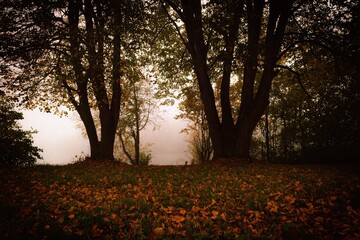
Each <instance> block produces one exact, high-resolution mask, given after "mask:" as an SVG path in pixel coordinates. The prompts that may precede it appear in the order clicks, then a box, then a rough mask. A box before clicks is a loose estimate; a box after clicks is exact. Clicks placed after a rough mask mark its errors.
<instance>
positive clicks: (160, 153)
mask: <svg viewBox="0 0 360 240" xmlns="http://www.w3.org/2000/svg"><path fill="white" fill-rule="evenodd" d="M161 109H162V111H161V115H160V116H161V118H159V119H158V120H157V125H159V128H158V129H156V130H155V131H153V127H151V126H149V128H148V129H147V130H146V131H144V132H143V133H142V142H143V143H149V144H151V150H152V156H153V158H152V161H151V164H154V165H177V164H184V163H185V161H188V162H190V161H189V159H190V157H189V154H188V152H187V144H186V140H185V138H186V135H185V134H183V133H180V131H181V129H182V128H184V127H185V126H186V121H185V120H176V119H174V116H175V115H176V112H177V110H176V108H175V107H161ZM23 113H24V120H22V121H21V125H22V126H23V128H24V129H25V130H30V129H34V130H37V131H38V133H37V134H34V135H33V138H34V145H35V146H37V147H40V148H42V149H43V150H44V152H43V153H42V156H43V158H44V159H43V160H40V161H39V162H38V163H41V164H67V163H70V162H72V161H74V159H75V156H80V155H84V156H85V155H88V154H89V151H90V147H89V143H88V140H87V139H86V138H84V137H83V136H82V134H81V130H80V129H79V128H77V125H78V124H79V123H78V122H77V121H76V120H75V119H76V117H75V116H74V115H75V114H76V113H75V112H73V113H70V114H69V115H70V116H69V117H62V118H60V117H59V116H55V115H53V114H50V113H43V112H40V111H39V110H34V111H23Z"/></svg>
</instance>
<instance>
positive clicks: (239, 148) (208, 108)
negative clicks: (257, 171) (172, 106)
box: [165, 0, 294, 159]
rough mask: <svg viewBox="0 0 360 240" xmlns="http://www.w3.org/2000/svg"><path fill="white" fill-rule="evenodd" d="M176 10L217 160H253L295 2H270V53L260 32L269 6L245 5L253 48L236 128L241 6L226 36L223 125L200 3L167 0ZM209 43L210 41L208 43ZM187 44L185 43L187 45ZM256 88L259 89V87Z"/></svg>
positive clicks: (261, 2) (261, 0)
mask: <svg viewBox="0 0 360 240" xmlns="http://www.w3.org/2000/svg"><path fill="white" fill-rule="evenodd" d="M165 1H166V2H167V3H168V4H169V5H170V6H171V7H172V8H173V10H174V11H176V12H177V13H178V14H179V16H180V18H181V19H182V20H183V22H184V24H185V29H186V34H187V40H188V41H187V42H186V43H185V44H186V47H187V49H188V51H189V53H190V55H191V58H192V62H193V66H194V71H195V75H196V77H197V80H198V84H199V89H200V95H201V100H202V102H203V105H204V111H205V114H206V119H207V121H208V124H209V134H210V138H211V141H212V145H213V148H214V158H215V159H219V158H232V157H237V158H246V159H249V157H250V144H251V138H252V134H253V131H254V129H255V126H256V124H257V123H258V122H259V120H260V119H261V116H262V115H263V114H264V111H265V109H266V107H267V106H268V103H269V93H270V89H271V83H272V80H273V78H274V76H275V75H276V74H275V73H274V67H275V63H276V61H277V60H278V59H277V58H278V54H279V51H280V47H281V44H282V41H283V37H284V32H285V27H286V23H287V20H288V17H289V15H290V14H291V7H292V4H293V2H294V1H292V0H289V1H286V3H282V2H281V3H280V2H279V1H275V0H274V1H270V2H269V3H270V4H269V14H268V22H267V24H265V26H266V37H265V49H264V51H260V50H259V46H260V42H261V41H262V40H260V34H261V33H262V32H263V31H262V27H263V26H264V24H263V19H264V16H263V15H264V14H263V13H264V8H265V6H266V2H265V1H264V0H259V1H250V0H249V1H245V4H246V11H247V16H246V17H247V19H248V23H247V28H248V31H247V32H248V36H247V40H248V46H247V56H246V58H245V62H244V75H243V83H242V92H241V106H240V110H239V115H238V118H237V122H236V124H234V122H233V121H234V120H233V116H232V112H231V111H232V110H231V103H230V98H229V94H230V88H229V87H230V76H231V71H232V69H231V66H232V62H233V60H234V47H235V45H236V41H237V39H238V27H239V24H240V17H241V13H240V12H241V11H242V9H243V7H242V3H240V4H239V5H234V6H233V9H234V10H235V11H234V12H233V13H232V14H233V15H232V17H233V22H232V24H230V26H229V28H230V29H229V32H228V34H225V35H224V40H225V44H226V51H227V56H226V58H225V61H224V62H223V78H222V84H221V110H222V116H221V120H222V121H221V122H220V118H219V114H218V111H217V108H216V104H215V96H214V90H213V88H212V85H211V81H210V78H209V72H208V65H207V64H208V59H207V51H208V44H209V42H208V43H205V40H204V32H203V27H202V12H201V1H200V0H197V1H195V0H192V1H186V0H182V1H181V6H182V10H181V8H180V7H179V6H178V5H176V3H174V2H173V1H171V0H165ZM208 41H209V40H208ZM184 42H185V41H184ZM262 52H263V53H264V55H265V56H262V57H264V64H263V66H264V67H263V71H262V73H261V74H262V75H261V79H260V81H259V82H258V83H256V81H255V80H256V78H257V76H258V74H259V63H258V61H259V54H262ZM256 86H258V87H257V89H256Z"/></svg>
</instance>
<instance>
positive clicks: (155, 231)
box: [154, 227, 164, 235]
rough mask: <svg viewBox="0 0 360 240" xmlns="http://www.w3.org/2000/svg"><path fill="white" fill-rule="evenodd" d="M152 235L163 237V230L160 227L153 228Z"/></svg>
mask: <svg viewBox="0 0 360 240" xmlns="http://www.w3.org/2000/svg"><path fill="white" fill-rule="evenodd" d="M154 233H155V234H156V235H163V234H164V229H163V228H162V227H158V228H155V229H154Z"/></svg>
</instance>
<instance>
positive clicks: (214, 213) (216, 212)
mask: <svg viewBox="0 0 360 240" xmlns="http://www.w3.org/2000/svg"><path fill="white" fill-rule="evenodd" d="M211 213H212V215H213V216H212V219H214V218H216V217H217V216H218V215H219V211H216V210H212V211H211Z"/></svg>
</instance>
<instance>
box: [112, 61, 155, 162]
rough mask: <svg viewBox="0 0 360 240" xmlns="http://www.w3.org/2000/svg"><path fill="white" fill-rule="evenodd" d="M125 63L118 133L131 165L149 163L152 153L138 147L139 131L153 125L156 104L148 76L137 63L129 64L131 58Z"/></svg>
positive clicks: (139, 144) (139, 141) (139, 145)
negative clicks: (124, 79)
mask: <svg viewBox="0 0 360 240" xmlns="http://www.w3.org/2000/svg"><path fill="white" fill-rule="evenodd" d="M132 61H135V62H138V59H136V57H135V56H133V60H132ZM128 62H129V63H128V64H125V67H124V68H125V71H124V74H125V77H126V79H127V81H123V83H122V84H123V85H122V86H123V89H125V90H124V91H123V95H122V102H123V104H124V105H123V107H122V109H121V119H120V121H119V126H118V132H117V135H118V137H119V140H120V144H121V149H122V152H123V153H124V154H125V156H126V157H127V159H128V160H129V161H130V163H131V164H132V165H136V166H139V165H148V164H149V163H150V160H151V152H148V151H146V150H145V149H141V146H142V145H141V131H143V130H144V129H145V127H146V126H148V125H149V124H153V125H155V122H153V121H152V115H153V114H154V111H155V110H156V109H157V106H156V102H155V100H154V94H153V89H152V86H151V84H150V79H149V76H147V74H146V73H144V72H143V71H144V70H142V69H141V67H140V66H138V65H136V64H130V62H131V60H129V61H128ZM149 73H150V72H148V74H149Z"/></svg>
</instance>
